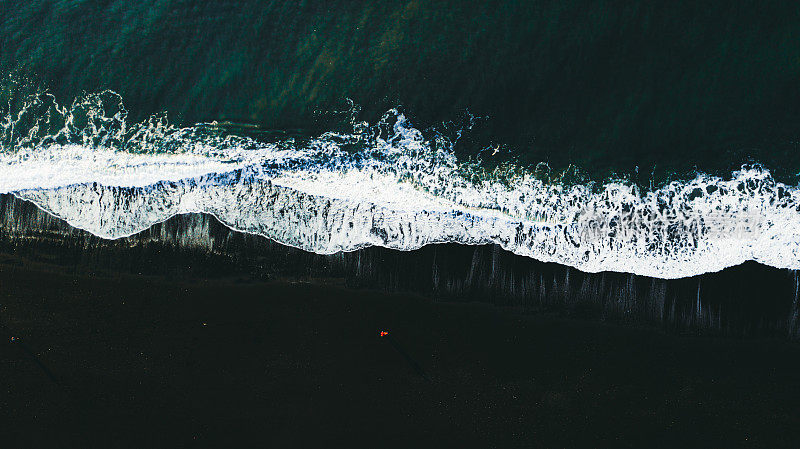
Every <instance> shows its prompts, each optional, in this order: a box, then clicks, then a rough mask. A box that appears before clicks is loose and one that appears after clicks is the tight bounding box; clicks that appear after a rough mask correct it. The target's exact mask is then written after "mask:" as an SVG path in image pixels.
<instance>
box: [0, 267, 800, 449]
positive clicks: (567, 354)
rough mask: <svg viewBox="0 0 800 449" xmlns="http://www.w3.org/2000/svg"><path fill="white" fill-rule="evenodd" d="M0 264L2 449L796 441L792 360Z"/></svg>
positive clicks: (297, 284) (454, 315) (198, 283)
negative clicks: (385, 334) (4, 331)
mask: <svg viewBox="0 0 800 449" xmlns="http://www.w3.org/2000/svg"><path fill="white" fill-rule="evenodd" d="M0 261H2V263H0V320H2V323H3V324H4V325H5V326H6V327H7V329H9V332H10V334H9V335H3V339H2V343H0V386H1V388H0V423H1V424H0V441H3V442H4V443H3V444H1V445H0V446H2V447H104V448H118V447H119V448H127V447H132V448H134V447H135V448H141V447H184V446H195V447H205V446H217V447H244V446H247V447H250V446H251V445H252V444H258V445H260V446H264V447H312V446H315V447H381V448H386V447H501V448H505V447H574V446H615V447H681V446H702V447H790V446H793V445H794V444H796V442H797V441H798V438H799V437H800V411H799V407H798V405H800V388H799V387H800V380H799V379H800V345H798V344H797V343H791V342H786V341H779V340H741V339H720V338H708V337H685V336H677V335H667V334H664V333H660V332H658V331H653V330H640V329H634V328H631V327H618V326H610V325H605V324H602V323H593V322H582V321H574V320H573V321H570V320H564V319H561V318H557V317H551V316H545V315H524V314H521V313H519V312H517V311H514V310H512V309H507V308H501V307H495V306H491V305H488V304H472V303H470V304H454V303H442V302H435V301H431V300H429V299H426V298H422V297H418V296H412V295H403V294H388V293H384V292H377V291H369V290H352V289H348V288H346V287H345V286H344V285H342V283H341V282H340V281H337V280H324V279H315V280H307V281H297V280H294V281H293V280H272V281H259V280H251V279H247V278H221V279H192V278H188V277H184V278H172V279H168V278H162V277H157V276H140V275H135V274H113V273H111V274H109V273H107V274H103V275H90V274H89V273H86V272H83V271H80V270H79V269H77V268H76V269H71V268H67V269H65V268H64V267H57V266H54V265H48V264H43V263H34V262H30V261H27V260H26V261H22V260H21V259H19V258H16V257H14V256H5V255H3V256H2V257H0ZM381 330H388V331H389V332H390V335H391V337H392V338H393V339H394V341H395V342H396V343H397V345H398V347H400V348H401V349H402V350H403V351H405V353H407V354H408V355H409V356H410V357H411V358H412V359H413V360H414V361H416V362H417V363H418V364H419V367H420V368H421V369H422V370H423V371H424V374H425V375H426V376H427V377H428V379H426V378H425V377H423V376H421V375H420V374H419V373H418V372H417V371H416V370H415V369H414V368H413V367H412V365H411V364H409V362H408V361H407V360H406V359H405V358H404V357H403V356H402V355H401V354H400V353H398V352H397V351H396V350H395V348H394V347H393V346H392V345H391V344H390V343H389V342H388V341H387V340H386V339H385V338H384V339H382V338H380V337H379V336H378V333H379V331H381ZM11 337H15V338H17V339H18V340H16V341H13V342H12V341H11ZM26 348H27V349H29V350H30V351H32V352H33V353H34V354H35V355H36V357H37V358H38V360H39V361H40V362H41V363H42V364H43V365H44V367H46V369H47V370H49V371H50V372H51V373H52V374H53V376H55V378H56V380H57V381H58V382H57V383H56V382H54V381H53V380H51V379H50V378H49V377H48V375H47V373H46V372H45V370H44V369H42V368H41V367H40V366H38V365H37V364H36V363H35V362H34V360H33V359H32V358H31V357H30V356H29V355H28V354H27V353H26V352H25V349H26Z"/></svg>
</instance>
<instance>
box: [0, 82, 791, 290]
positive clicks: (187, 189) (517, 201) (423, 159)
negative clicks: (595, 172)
mask: <svg viewBox="0 0 800 449" xmlns="http://www.w3.org/2000/svg"><path fill="white" fill-rule="evenodd" d="M47 98H48V97H46V96H44V97H42V96H40V97H37V98H35V99H33V100H31V101H30V102H29V103H28V104H27V105H28V106H26V107H30V108H35V109H36V110H37V111H38V112H37V114H36V115H35V117H33V118H31V117H28V116H25V115H24V114H21V113H17V114H9V115H8V116H7V117H6V120H5V123H4V124H3V135H2V139H3V145H4V147H3V148H4V152H3V153H0V193H13V194H14V195H16V196H18V197H19V198H22V199H26V200H29V201H32V202H34V203H36V204H37V205H38V206H39V207H41V208H42V209H44V210H46V211H48V212H49V213H52V214H54V215H56V216H58V217H61V218H63V219H64V220H66V221H67V222H68V223H70V224H71V225H73V226H75V227H78V228H81V229H84V230H87V231H89V232H91V233H93V234H95V235H98V236H101V237H104V238H109V239H114V238H120V237H124V236H128V235H131V234H134V233H137V232H140V231H142V230H145V229H147V228H148V227H150V226H152V225H153V224H155V223H158V222H161V221H164V220H167V219H168V218H170V217H172V216H174V215H176V214H184V213H208V214H212V215H214V216H215V217H217V218H218V219H219V220H220V221H221V222H223V223H224V224H226V225H227V226H229V227H231V228H233V229H235V230H238V231H242V232H249V233H254V234H259V235H263V236H265V237H268V238H270V239H273V240H276V241H278V242H280V243H283V244H286V245H291V246H295V247H299V248H302V249H304V250H307V251H313V252H317V253H326V254H327V253H334V252H338V251H352V250H355V249H358V248H362V247H365V246H371V245H378V246H384V247H388V248H394V249H400V250H412V249H416V248H419V247H421V246H423V245H427V244H433V243H442V242H458V243H464V244H483V243H497V244H499V245H501V246H502V247H503V248H505V249H507V250H509V251H512V252H514V253H516V254H520V255H524V256H529V257H532V258H535V259H538V260H541V261H548V262H556V263H560V264H564V265H569V266H572V267H575V268H578V269H580V270H583V271H587V272H598V271H618V272H630V273H635V274H640V275H646V276H653V277H660V278H679V277H686V276H693V275H697V274H701V273H705V272H711V271H718V270H721V269H724V268H726V267H729V266H732V265H737V264H740V263H743V262H745V261H747V260H754V261H758V262H761V263H764V264H767V265H771V266H774V267H780V268H791V269H800V212H799V211H800V193H799V192H798V188H797V187H793V186H787V185H784V184H781V183H778V182H776V181H775V180H773V178H772V177H771V175H770V173H769V171H767V170H766V169H763V168H759V167H744V168H742V170H740V171H737V172H734V173H733V174H732V176H731V177H730V178H729V179H722V178H718V177H712V176H707V175H698V176H697V177H696V178H695V179H693V180H690V181H684V182H672V183H670V184H667V185H665V186H663V187H661V188H658V189H654V190H651V191H647V192H642V191H640V189H638V188H637V187H636V186H633V185H629V184H626V183H623V182H609V183H607V184H605V185H602V186H597V185H574V186H566V185H561V184H557V183H549V182H543V181H541V180H539V179H537V178H536V177H535V176H533V175H532V174H528V173H525V172H524V171H519V172H518V174H516V175H514V176H507V177H504V178H502V179H501V178H499V177H497V176H490V175H486V172H482V171H480V170H479V169H476V168H475V167H473V166H471V165H468V164H463V163H460V162H459V161H458V160H457V159H456V157H455V156H454V155H453V153H452V151H451V147H452V145H451V142H450V141H448V140H447V139H444V138H443V137H441V136H436V137H434V138H431V139H426V138H425V137H424V136H423V133H421V132H420V131H419V130H417V129H415V128H413V127H412V126H411V125H410V124H409V123H408V121H407V120H406V118H405V116H404V115H403V114H402V113H399V112H398V111H390V112H389V113H387V115H386V116H385V117H384V118H383V119H382V120H381V122H380V123H378V124H377V125H375V126H368V125H367V124H364V123H354V131H353V132H352V133H346V134H343V133H333V132H330V133H326V134H322V135H321V136H319V137H316V138H308V139H297V138H283V139H272V141H270V142H263V141H259V140H257V139H253V138H248V137H241V136H233V135H231V134H226V133H224V132H219V129H221V128H220V127H219V125H217V124H213V123H212V124H201V125H197V126H194V127H189V128H175V127H172V126H170V125H168V124H167V123H166V121H165V119H163V117H155V118H151V120H149V121H147V122H145V123H143V124H137V125H135V126H133V127H130V128H128V127H127V125H126V123H125V111H124V108H122V106H121V102H120V103H119V104H118V105H117V103H115V98H116V97H114V95H113V93H107V92H106V93H101V94H97V96H96V97H91V96H89V97H87V98H86V99H83V100H81V101H80V102H78V101H76V104H77V105H78V106H80V107H76V104H73V107H72V108H60V107H58V106H57V105H56V104H55V103H54V102H52V104H51V105H50V106H48V105H47ZM37 102H38V103H37ZM109 102H110V103H111V104H113V105H115V106H114V107H113V108H109V106H108V104H109ZM87 104H88V105H89V106H86V105H87ZM107 109H111V110H112V111H113V114H112V113H108V112H107ZM42 110H44V111H45V112H47V114H49V115H47V114H45V113H43V112H42ZM25 111H28V109H26V110H25ZM48 111H49V112H48ZM77 111H79V112H80V113H81V114H83V115H82V116H81V117H77V118H76V117H75V114H77V113H78V112H77ZM86 111H90V112H88V113H87V112H86ZM23 112H24V111H23ZM28 115H30V114H28ZM53 116H57V118H58V120H53V118H52V117H53ZM43 117H47V120H48V121H47V122H46V123H45V122H43V120H44V119H43ZM53 123H55V125H54V124H53Z"/></svg>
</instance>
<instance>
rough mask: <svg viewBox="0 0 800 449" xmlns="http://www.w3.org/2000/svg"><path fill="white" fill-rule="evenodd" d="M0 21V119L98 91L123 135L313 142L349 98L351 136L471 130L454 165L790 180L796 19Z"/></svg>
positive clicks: (332, 6)
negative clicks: (116, 113) (122, 119)
mask: <svg viewBox="0 0 800 449" xmlns="http://www.w3.org/2000/svg"><path fill="white" fill-rule="evenodd" d="M0 5H2V6H0V74H2V76H3V77H4V78H3V79H4V81H3V83H2V85H3V86H4V88H3V91H2V95H3V100H4V103H6V102H7V101H8V100H9V99H10V100H11V101H12V102H14V101H18V99H19V97H20V96H21V90H24V89H30V88H31V86H33V87H35V88H39V89H47V90H49V91H50V92H52V93H53V94H54V95H55V96H56V98H58V99H59V101H62V102H65V103H69V102H70V101H72V99H73V98H75V97H76V96H78V95H80V94H81V93H83V92H87V93H91V92H98V91H101V90H103V89H111V90H114V91H115V92H118V93H119V94H120V95H121V96H122V98H124V101H125V104H126V107H127V108H128V110H129V111H130V116H131V117H132V118H133V119H137V120H140V119H144V118H146V117H147V116H149V115H150V114H153V113H156V112H161V111H165V112H166V113H168V114H169V117H170V119H171V121H172V122H173V123H176V124H179V125H190V124H193V123H197V122H203V121H212V120H228V121H234V122H237V123H248V124H255V125H258V126H259V127H263V128H265V129H277V130H290V131H292V132H299V133H309V134H313V133H319V132H322V131H325V130H328V129H331V128H332V127H335V126H336V123H334V122H335V121H336V120H337V119H336V115H335V114H329V113H328V112H330V111H335V110H341V109H342V108H343V107H344V106H345V105H346V99H348V98H349V99H352V100H353V101H354V102H355V103H356V104H358V105H360V106H361V107H362V109H361V112H360V117H359V118H360V119H364V120H367V121H370V122H374V121H375V120H377V119H378V118H379V117H380V116H381V114H382V113H384V112H385V111H386V110H387V109H389V108H392V107H395V106H398V105H399V106H402V108H403V110H404V111H405V112H406V114H407V115H408V116H409V117H410V118H411V120H412V121H413V123H414V124H415V125H416V126H417V127H419V128H422V129H424V128H426V127H430V126H435V125H440V124H441V123H443V122H447V121H455V122H456V123H458V122H459V121H460V120H463V117H464V116H465V114H467V113H471V114H473V115H475V116H478V117H480V118H481V119H479V120H478V121H477V124H476V126H475V127H474V128H473V129H472V130H471V132H469V133H468V134H467V135H466V136H465V138H463V139H462V140H461V141H459V144H458V146H457V148H456V151H457V153H458V154H459V155H460V156H465V157H467V156H470V155H472V156H474V155H476V154H478V153H479V152H480V151H481V150H484V149H486V148H494V147H497V146H498V145H499V146H500V148H501V151H500V155H499V156H502V157H505V158H515V159H516V160H517V161H518V162H519V163H521V164H535V163H537V162H541V161H545V162H547V163H549V164H550V165H551V166H552V167H553V168H554V169H563V168H565V167H567V166H569V165H570V164H574V165H575V166H577V167H579V168H580V169H581V170H582V171H584V172H585V173H587V174H589V175H590V176H591V177H593V178H598V177H604V176H608V175H609V174H612V173H616V174H618V175H622V176H627V177H629V178H631V179H634V180H637V181H645V180H646V179H642V178H656V179H663V178H666V177H670V176H682V175H685V174H688V173H690V172H691V171H692V170H695V169H697V170H700V171H704V172H708V173H718V174H723V175H728V174H730V171H731V170H732V169H736V168H738V167H739V166H741V164H743V163H748V162H760V163H763V164H764V165H765V166H766V167H767V168H769V169H770V170H771V171H772V172H773V174H774V175H775V176H776V178H778V179H788V180H795V179H796V175H797V173H798V172H800V151H799V150H800V4H798V3H797V2H792V1H769V0H766V1H745V0H726V1H696V0H675V1H655V0H643V1H637V2H627V1H594V0H591V1H590V0H561V1H482V2H480V1H471V0H457V1H427V2H424V1H417V0H411V1H381V2H379V1H358V0H347V1H334V0H329V1H252V0H240V1H233V0H219V1H204V0H193V1H188V0H142V1H135V2H132V1H127V0H85V1H79V0H61V1H58V0H26V1H24V2H20V1H10V0H2V1H0ZM12 81H13V82H12ZM20 85H24V86H26V87H25V88H24V89H23V88H21V87H20ZM11 109H13V107H12V108H11ZM484 153H485V152H484ZM637 167H638V170H637Z"/></svg>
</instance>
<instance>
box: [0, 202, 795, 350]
mask: <svg viewBox="0 0 800 449" xmlns="http://www.w3.org/2000/svg"><path fill="white" fill-rule="evenodd" d="M0 251H4V252H7V253H12V254H16V255H19V256H22V257H25V258H28V259H30V260H38V261H43V262H48V263H53V264H57V265H62V266H65V267H70V266H75V267H82V269H84V270H88V271H89V272H96V273H100V274H103V273H114V272H117V271H119V272H126V273H138V274H154V275H167V276H176V277H180V276H193V277H199V278H204V277H208V278H218V277H225V276H244V277H247V278H253V279H260V280H263V279H276V278H287V279H289V278H305V277H312V278H336V279H342V280H343V282H344V283H345V284H346V285H348V286H351V287H364V288H371V289H378V290H385V291H388V292H406V293H412V294H418V295H423V296H427V297H431V298H435V299H437V300H445V301H477V302H488V303H492V304H495V305H499V306H504V307H512V308H515V309H519V310H522V311H524V312H525V313H545V314H559V315H562V316H566V317H573V318H581V319H593V320H598V321H604V322H611V323H618V324H623V325H634V326H651V327H653V328H661V329H665V330H668V331H672V332H677V333H691V334H704V335H724V336H734V337H741V336H744V337H758V336H778V337H783V338H788V339H800V303H799V301H798V291H800V288H798V287H800V278H799V277H798V274H797V272H795V271H791V270H782V269H777V268H771V267H767V266H764V265H760V264H757V263H755V262H746V263H744V264H742V265H738V266H735V267H730V268H728V269H725V270H723V271H721V272H716V273H707V274H704V275H700V276H694V277H689V278H682V279H669V280H664V279H658V278H650V277H646V276H638V275H632V274H627V273H613V272H601V273H584V272H581V271H579V270H576V269H574V268H570V267H566V266H562V265H558V264H554V263H544V262H539V261H536V260H534V259H530V258H527V257H523V256H517V255H515V254H512V253H510V252H508V251H505V250H502V249H501V248H500V247H499V246H497V245H480V246H466V245H459V244H438V245H428V246H425V247H422V248H420V249H418V250H414V251H397V250H390V249H385V248H380V247H370V248H365V249H361V250H357V251H353V252H348V253H337V254H332V255H319V254H313V253H308V252H305V251H302V250H300V249H296V248H292V247H288V246H284V245H281V244H279V243H276V242H273V241H271V240H269V239H267V238H265V237H261V236H257V235H253V234H247V233H240V232H236V231H233V230H231V229H229V228H228V227H226V226H225V225H223V224H222V223H220V222H219V221H217V220H216V219H215V218H213V217H212V216H210V215H202V214H188V215H178V216H175V217H173V218H171V219H169V220H167V221H165V222H162V223H159V224H156V225H154V226H153V227H151V228H149V229H147V230H145V231H142V232H140V233H138V234H135V235H133V236H130V237H126V238H121V239H116V240H104V239H102V238H99V237H96V236H94V235H92V234H90V233H88V232H86V231H83V230H79V229H76V228H73V227H72V226H70V225H69V224H67V223H66V222H64V221H63V220H61V219H58V218H56V217H53V216H51V215H49V214H47V213H46V212H44V211H42V210H41V209H39V208H38V207H37V206H35V205H34V204H32V203H30V202H27V201H22V200H19V199H16V198H15V197H13V196H11V195H0Z"/></svg>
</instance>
